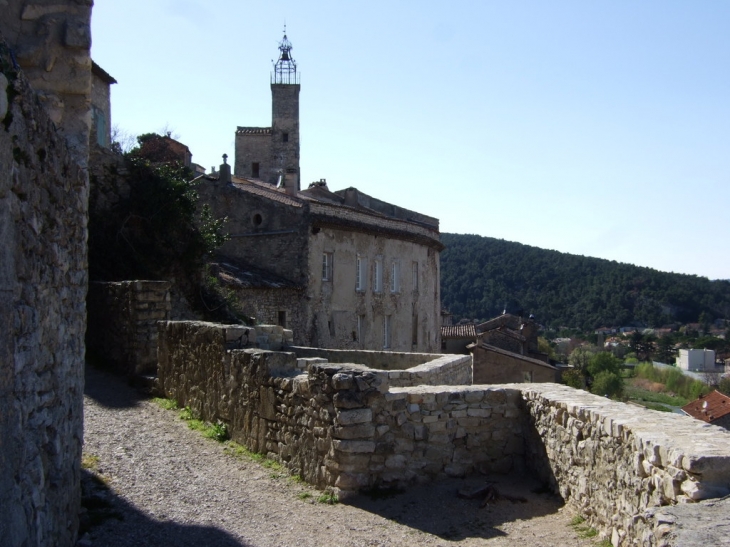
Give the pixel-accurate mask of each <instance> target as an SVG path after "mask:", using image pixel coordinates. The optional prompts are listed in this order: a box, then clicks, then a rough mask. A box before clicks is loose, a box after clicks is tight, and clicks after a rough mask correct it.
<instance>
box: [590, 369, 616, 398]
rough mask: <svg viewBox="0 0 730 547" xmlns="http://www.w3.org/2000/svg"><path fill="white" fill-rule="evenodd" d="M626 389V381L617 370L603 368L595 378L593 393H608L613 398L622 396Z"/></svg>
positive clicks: (592, 387)
mask: <svg viewBox="0 0 730 547" xmlns="http://www.w3.org/2000/svg"><path fill="white" fill-rule="evenodd" d="M623 389H624V381H623V379H622V378H621V376H620V375H618V374H616V373H615V372H609V371H607V370H603V371H601V372H599V373H598V374H597V375H596V376H595V378H593V385H592V386H591V393H594V394H595V395H606V396H608V397H611V398H616V397H620V396H621V393H622V392H623Z"/></svg>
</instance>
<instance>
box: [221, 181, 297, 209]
mask: <svg viewBox="0 0 730 547" xmlns="http://www.w3.org/2000/svg"><path fill="white" fill-rule="evenodd" d="M231 184H233V186H235V187H236V188H238V189H239V190H243V191H244V192H248V193H251V194H256V195H257V196H261V197H265V198H268V199H271V200H273V201H278V202H279V203H284V204H286V205H291V206H293V207H302V205H303V204H302V200H300V199H297V198H296V197H294V196H292V195H290V194H287V193H286V191H285V190H284V189H283V188H277V187H276V186H274V185H272V184H268V183H266V182H262V181H258V180H252V179H244V178H240V177H231Z"/></svg>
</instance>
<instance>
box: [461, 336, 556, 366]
mask: <svg viewBox="0 0 730 547" xmlns="http://www.w3.org/2000/svg"><path fill="white" fill-rule="evenodd" d="M466 349H468V350H472V351H474V350H475V349H481V350H484V351H491V352H493V353H499V354H501V355H506V356H508V357H512V358H513V359H518V360H520V361H524V362H525V363H531V364H533V365H539V366H541V367H545V368H549V369H551V370H557V368H556V367H554V366H553V365H551V364H550V363H546V362H545V361H540V360H539V359H534V358H532V357H528V356H526V355H522V354H520V353H515V352H514V351H507V350H506V349H502V348H498V347H497V346H490V345H489V344H485V343H483V342H482V343H477V344H469V345H468V346H466Z"/></svg>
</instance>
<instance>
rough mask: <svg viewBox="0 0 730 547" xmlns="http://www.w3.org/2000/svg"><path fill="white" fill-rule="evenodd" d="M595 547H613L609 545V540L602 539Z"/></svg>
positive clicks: (611, 544)
mask: <svg viewBox="0 0 730 547" xmlns="http://www.w3.org/2000/svg"><path fill="white" fill-rule="evenodd" d="M596 547H613V543H611V540H610V539H603V540H601V541H599V542H598V543H596Z"/></svg>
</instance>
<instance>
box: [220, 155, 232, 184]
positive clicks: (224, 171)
mask: <svg viewBox="0 0 730 547" xmlns="http://www.w3.org/2000/svg"><path fill="white" fill-rule="evenodd" d="M226 160H228V154H223V163H221V170H220V175H218V181H219V182H231V166H230V165H228V162H227V161H226Z"/></svg>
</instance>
